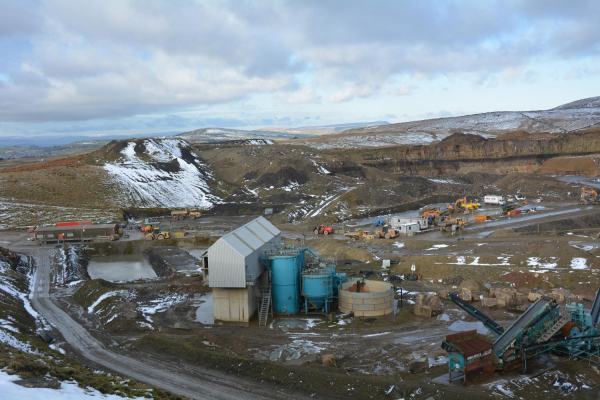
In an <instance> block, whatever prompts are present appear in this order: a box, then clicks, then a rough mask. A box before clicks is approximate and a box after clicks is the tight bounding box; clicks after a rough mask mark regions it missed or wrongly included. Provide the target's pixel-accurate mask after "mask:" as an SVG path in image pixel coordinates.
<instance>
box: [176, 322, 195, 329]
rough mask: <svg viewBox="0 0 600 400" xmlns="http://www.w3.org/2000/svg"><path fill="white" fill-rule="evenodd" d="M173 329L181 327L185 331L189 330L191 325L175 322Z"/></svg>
mask: <svg viewBox="0 0 600 400" xmlns="http://www.w3.org/2000/svg"><path fill="white" fill-rule="evenodd" d="M173 329H181V330H183V331H189V330H190V329H191V328H190V326H189V325H187V324H185V323H183V322H175V325H173Z"/></svg>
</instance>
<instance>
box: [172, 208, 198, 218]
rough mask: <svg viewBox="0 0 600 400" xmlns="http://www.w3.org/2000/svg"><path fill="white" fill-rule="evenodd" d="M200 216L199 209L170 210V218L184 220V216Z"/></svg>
mask: <svg viewBox="0 0 600 400" xmlns="http://www.w3.org/2000/svg"><path fill="white" fill-rule="evenodd" d="M201 216H202V214H201V213H200V211H198V210H196V209H195V208H190V209H188V208H184V209H183V210H174V211H171V218H172V219H178V220H180V221H181V220H184V219H185V218H189V219H196V218H200V217H201Z"/></svg>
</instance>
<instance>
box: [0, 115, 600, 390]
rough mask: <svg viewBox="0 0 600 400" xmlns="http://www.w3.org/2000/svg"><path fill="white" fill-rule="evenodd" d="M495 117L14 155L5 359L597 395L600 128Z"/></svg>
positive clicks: (2, 237)
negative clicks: (47, 156)
mask: <svg viewBox="0 0 600 400" xmlns="http://www.w3.org/2000/svg"><path fill="white" fill-rule="evenodd" d="M590 104H591V103H590ZM562 110H563V111H561V112H560V113H562V114H563V115H564V114H565V113H566V111H565V109H562ZM578 110H579V111H577V113H576V117H577V118H582V115H584V114H585V113H584V112H583V111H581V109H578ZM549 114H552V116H553V118H555V117H556V115H557V112H553V113H549ZM585 115H588V116H590V115H595V114H593V113H591V112H589V113H587V114H585ZM505 117H506V116H501V118H500V117H499V118H500V119H499V121H500V122H501V120H502V118H505ZM546 117H547V115H546V114H543V115H541V116H536V118H546ZM486 118H488V120H486V121H488V122H486V123H491V122H489V118H491V117H489V116H487V117H486ZM481 120H482V118H479V119H478V120H477V121H475V122H474V124H475V125H476V126H478V127H481V125H477V124H481V123H482V122H481ZM450 122H453V123H456V124H458V125H457V126H462V125H460V124H465V122H464V121H463V122H461V121H447V123H448V124H449V123H450ZM500 122H498V125H495V126H496V127H497V128H498V127H500V128H498V130H490V131H489V132H488V133H487V134H486V135H479V134H477V133H476V132H474V131H475V129H470V128H469V129H467V128H465V132H464V133H463V132H458V131H457V130H458V129H459V128H454V127H449V125H447V124H446V125H443V124H438V125H435V130H436V131H435V132H434V130H433V128H431V129H432V130H431V131H430V133H429V134H427V135H429V136H430V137H432V139H431V140H429V139H428V140H426V141H425V142H423V140H424V139H423V138H422V137H421V136H422V135H421V136H419V137H421V139H419V140H421V142H418V141H416V139H414V138H413V139H411V138H408V139H406V138H405V136H406V135H408V134H415V133H414V132H412V133H410V132H409V131H410V130H413V131H414V130H415V129H417V127H416V126H410V127H408V128H407V127H406V126H403V127H396V128H394V127H390V126H381V127H380V128H377V129H381V130H382V131H381V132H377V129H374V130H373V132H370V133H369V135H371V136H372V137H375V138H376V137H377V136H379V135H383V136H385V138H387V139H385V140H384V138H382V142H377V143H373V142H369V141H365V143H367V142H368V143H367V144H364V145H362V144H360V143H361V142H360V140H359V141H356V140H355V139H352V140H350V139H348V138H355V137H357V135H359V136H360V134H362V133H363V131H362V130H361V129H362V128H352V129H351V130H349V131H344V132H342V133H335V134H333V135H332V136H331V137H328V136H323V137H315V138H301V139H293V138H289V137H284V138H281V139H277V138H270V139H256V140H255V139H244V138H242V139H239V140H230V141H211V142H205V141H194V140H191V137H193V135H192V134H189V133H188V134H186V135H184V136H183V137H181V138H178V137H170V138H160V137H157V138H151V139H125V140H121V141H112V142H110V143H108V144H105V145H104V146H102V147H100V148H98V149H96V150H93V151H92V152H90V153H86V154H80V155H76V156H72V157H68V158H62V159H58V160H51V161H49V162H39V163H28V162H27V163H23V164H22V165H18V166H14V164H15V161H14V160H12V161H11V166H7V167H6V168H0V187H1V188H2V198H0V227H1V228H2V230H1V231H0V248H1V249H0V266H1V269H0V273H1V274H2V279H3V280H2V281H1V283H0V284H1V285H2V286H0V294H1V295H2V297H1V299H2V303H1V304H2V307H0V342H1V346H3V349H4V353H3V355H2V356H1V357H2V358H0V361H1V362H2V365H0V367H2V368H6V369H5V370H6V371H8V370H10V371H11V372H12V373H13V374H14V373H21V374H23V373H24V372H23V371H29V372H27V374H28V375H27V376H28V378H32V379H33V378H43V376H45V374H46V372H51V374H50V375H51V376H53V377H54V378H53V379H58V380H64V379H68V376H67V375H65V374H64V373H62V372H61V373H60V374H59V371H61V367H60V365H59V364H60V362H62V363H69V364H70V365H71V364H72V367H70V368H72V369H73V371H76V372H73V374H76V375H77V379H78V381H79V382H90V384H91V383H92V382H94V384H96V386H93V387H99V386H98V385H99V384H100V383H98V382H100V381H101V385H102V390H101V391H100V392H101V393H105V394H114V393H115V392H116V391H117V390H118V391H120V392H121V393H126V394H127V395H131V396H135V395H136V393H137V392H138V391H140V392H141V391H145V393H146V394H147V395H145V396H146V397H154V398H223V399H226V398H257V399H258V398H281V397H284V396H285V397H289V398H308V397H314V398H357V399H364V398H373V399H379V398H382V399H383V398H415V399H429V398H435V399H445V398H457V397H459V396H467V397H468V398H482V399H485V398H507V399H513V398H514V399H517V398H521V399H533V398H539V397H538V396H539V394H540V393H543V395H544V396H545V397H546V398H549V399H554V398H556V399H558V398H565V397H567V398H590V399H591V398H597V396H598V390H597V388H598V384H599V383H600V372H599V369H598V368H599V367H598V363H599V362H600V358H599V357H600V332H599V331H598V329H599V328H598V324H599V322H600V299H599V298H598V290H599V289H600V277H599V275H598V274H599V272H600V264H599V262H598V261H597V260H598V257H600V238H599V236H600V217H599V213H598V210H600V209H599V208H598V207H599V204H598V201H597V200H598V199H597V193H596V191H597V190H598V189H600V182H599V181H598V176H600V166H599V165H600V164H599V163H598V154H600V148H599V147H598V146H600V145H599V143H600V142H599V140H598V138H600V131H598V130H597V129H596V128H593V127H588V126H584V124H580V125H578V128H577V130H576V131H573V132H568V133H565V132H563V131H562V130H560V129H558V128H557V129H548V130H546V131H543V132H531V131H532V129H533V128H532V127H530V126H529V127H526V126H524V125H519V126H517V125H515V126H513V125H510V124H509V125H502V124H500ZM469 126H471V125H469ZM560 126H561V127H562V126H563V125H560ZM400 128H402V129H400ZM409 128H410V129H409ZM407 129H408V130H407ZM418 129H425V128H424V127H422V126H421V127H418ZM438 131H439V132H438ZM442 131H443V132H442ZM407 132H409V133H407ZM202 134H203V135H204V134H205V133H204V132H203V133H202ZM390 135H392V136H394V137H395V139H394V141H390V139H389V137H390ZM432 135H433V136H432ZM228 138H229V137H228ZM344 138H346V139H344ZM405 139H406V140H405ZM409 139H410V140H409ZM373 140H375V139H373ZM377 140H379V139H377ZM392 142H393V143H392ZM357 143H359V144H360V145H359V144H357ZM341 144H343V146H342V145H341ZM17 182H22V183H23V184H16V183H17ZM9 349H10V350H9ZM48 357H50V358H48ZM36 359H41V360H42V361H39V360H37V361H36ZM57 360H63V361H60V362H58V361H57ZM57 362H58V364H57ZM33 366H35V368H33ZM96 370H101V371H104V372H101V373H100V372H99V373H98V374H95V373H94V371H96ZM95 375H98V377H96V378H94V376H95ZM113 375H114V376H118V377H119V378H118V381H119V382H125V380H128V381H129V382H131V383H129V384H127V385H126V384H117V383H115V382H116V381H117V379H116V378H114V379H113V378H112V376H113ZM111 381H112V383H110V382H111ZM126 386H127V387H126ZM152 388H153V391H152V390H149V389H152Z"/></svg>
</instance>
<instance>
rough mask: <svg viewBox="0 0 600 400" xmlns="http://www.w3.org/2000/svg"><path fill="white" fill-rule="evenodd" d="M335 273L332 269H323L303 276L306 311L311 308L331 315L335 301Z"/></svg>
mask: <svg viewBox="0 0 600 400" xmlns="http://www.w3.org/2000/svg"><path fill="white" fill-rule="evenodd" d="M333 273H334V271H333V270H331V269H321V270H317V271H310V272H307V273H303V274H302V296H303V297H304V306H305V311H306V313H308V310H309V308H311V307H312V308H314V309H316V310H317V312H318V311H320V310H324V311H325V313H326V314H327V313H329V309H330V307H331V302H332V300H333Z"/></svg>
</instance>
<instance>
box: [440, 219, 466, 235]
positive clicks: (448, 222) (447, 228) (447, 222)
mask: <svg viewBox="0 0 600 400" xmlns="http://www.w3.org/2000/svg"><path fill="white" fill-rule="evenodd" d="M438 226H439V227H440V231H442V232H451V231H452V230H453V228H452V227H453V226H456V228H454V229H456V230H461V229H465V227H466V226H467V221H464V220H463V219H462V218H446V219H444V220H442V221H440V222H438Z"/></svg>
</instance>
